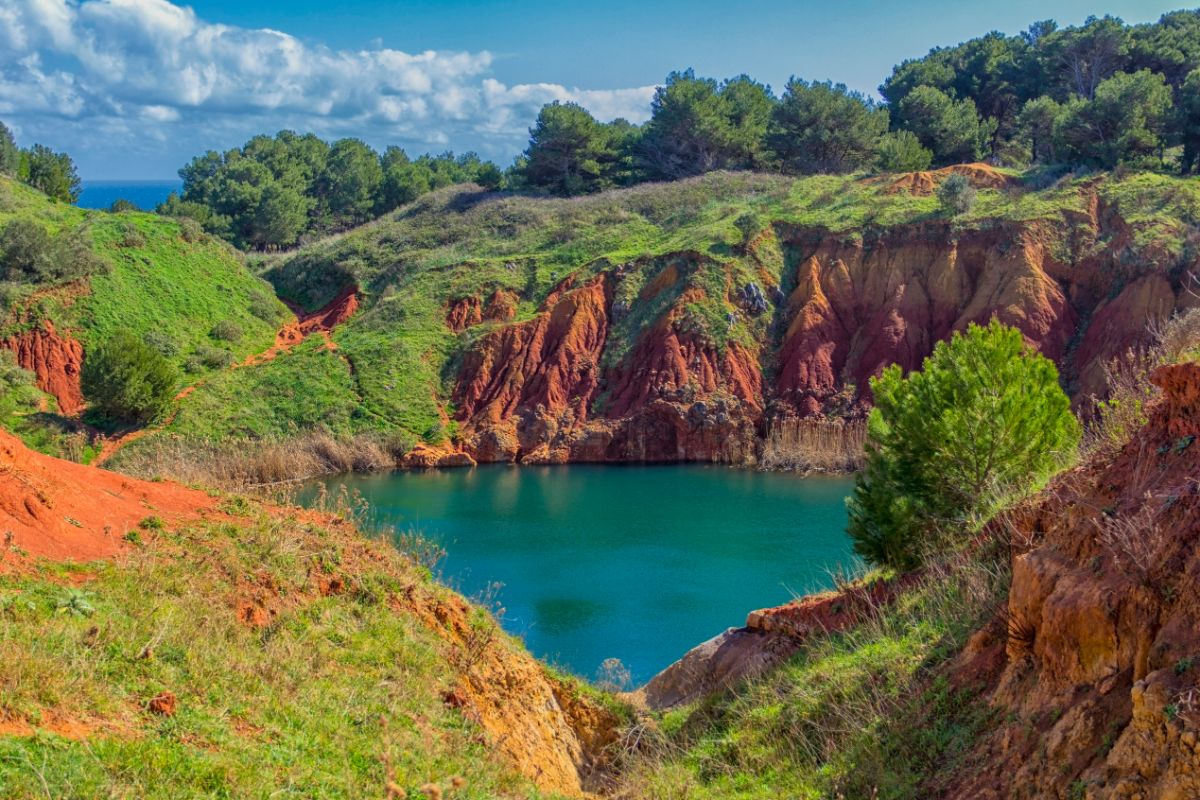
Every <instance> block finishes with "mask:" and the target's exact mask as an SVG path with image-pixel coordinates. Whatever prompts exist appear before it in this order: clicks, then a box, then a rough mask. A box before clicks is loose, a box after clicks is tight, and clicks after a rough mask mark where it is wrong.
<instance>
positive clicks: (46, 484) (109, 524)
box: [0, 430, 215, 567]
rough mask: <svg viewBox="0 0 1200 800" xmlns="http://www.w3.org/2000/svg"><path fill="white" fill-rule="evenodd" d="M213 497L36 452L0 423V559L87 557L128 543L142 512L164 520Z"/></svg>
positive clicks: (197, 509) (209, 503) (205, 507)
mask: <svg viewBox="0 0 1200 800" xmlns="http://www.w3.org/2000/svg"><path fill="white" fill-rule="evenodd" d="M214 506H215V501H214V500H213V499H212V498H211V497H209V496H208V495H206V494H204V493H203V492H198V491H195V490H192V489H185V488H183V487H182V486H176V485H175V484H171V483H166V482H163V483H151V482H148V481H140V480H135V479H133V478H127V477H125V476H122V475H117V474H115V473H111V472H105V471H103V470H98V469H95V468H93V467H85V466H82V465H80V464H73V463H71V462H68V461H61V460H59V459H55V458H50V457H49V456H43V455H41V454H39V453H35V452H33V451H31V450H29V449H27V448H26V447H25V446H24V445H23V444H21V442H20V441H19V440H18V439H17V438H16V437H15V436H13V435H11V434H9V433H7V432H6V431H3V430H0V531H3V536H4V539H5V541H4V542H2V543H0V566H12V567H15V566H16V565H17V563H18V562H20V561H23V560H24V559H26V558H49V559H54V560H59V561H90V560H93V559H97V558H106V557H109V556H112V555H115V554H116V553H118V552H120V551H121V550H122V549H124V548H125V547H127V546H128V544H127V543H126V542H125V541H124V540H123V538H122V537H124V536H125V534H126V533H129V532H130V531H136V530H137V529H138V523H140V522H142V521H143V520H145V519H146V518H148V517H159V518H160V519H162V520H163V521H164V522H165V523H168V524H170V523H174V522H178V521H180V520H186V519H195V518H198V517H201V516H204V515H206V514H208V513H211V512H213V511H214Z"/></svg>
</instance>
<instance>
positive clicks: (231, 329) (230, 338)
mask: <svg viewBox="0 0 1200 800" xmlns="http://www.w3.org/2000/svg"><path fill="white" fill-rule="evenodd" d="M209 335H210V336H212V337H213V338H214V339H220V340H221V341H222V342H236V341H238V340H239V339H241V338H242V326H241V325H238V324H237V323H236V322H234V321H232V320H228V319H223V320H221V321H220V322H218V323H217V324H216V325H214V326H213V329H212V331H210V332H209Z"/></svg>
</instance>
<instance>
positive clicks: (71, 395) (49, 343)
mask: <svg viewBox="0 0 1200 800" xmlns="http://www.w3.org/2000/svg"><path fill="white" fill-rule="evenodd" d="M0 347H3V348H4V349H6V350H11V351H12V352H13V353H14V354H15V355H16V357H17V364H18V365H20V367H21V368H22V369H27V370H29V371H30V372H32V373H33V374H34V375H36V376H37V387H38V388H39V389H41V390H42V391H43V392H45V393H46V394H49V395H52V396H53V397H54V399H55V400H57V401H58V409H59V411H61V412H62V413H63V414H66V415H67V416H72V415H74V414H78V413H79V412H80V411H82V410H83V404H84V403H83V389H82V388H81V386H80V377H79V376H80V370H81V369H82V367H83V345H81V344H80V343H79V342H78V341H77V340H75V339H73V338H71V336H69V335H63V334H60V333H59V332H58V331H56V330H55V329H54V323H52V322H51V321H50V320H48V319H47V320H43V321H42V322H41V323H40V324H38V325H37V326H35V327H32V328H30V329H28V330H26V331H22V332H21V333H18V334H16V335H14V336H10V337H9V338H7V339H3V340H0Z"/></svg>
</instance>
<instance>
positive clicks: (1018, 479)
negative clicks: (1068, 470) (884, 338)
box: [848, 320, 1080, 569]
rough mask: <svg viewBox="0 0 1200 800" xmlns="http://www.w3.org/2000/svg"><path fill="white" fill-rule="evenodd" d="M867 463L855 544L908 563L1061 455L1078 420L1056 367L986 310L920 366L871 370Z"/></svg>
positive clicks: (1036, 477) (872, 556) (1020, 489)
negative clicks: (984, 318)
mask: <svg viewBox="0 0 1200 800" xmlns="http://www.w3.org/2000/svg"><path fill="white" fill-rule="evenodd" d="M871 390H872V392H874V395H875V408H874V409H873V410H872V411H871V417H870V421H869V432H870V441H869V444H868V454H867V466H866V469H865V470H864V471H863V472H862V473H861V474H860V475H859V477H858V481H857V485H856V486H855V490H854V494H853V496H852V497H851V498H850V501H849V504H848V505H849V509H850V523H849V532H850V536H851V537H852V538H853V539H854V548H855V550H856V551H857V552H858V553H859V554H860V555H862V556H864V557H865V558H867V559H869V560H870V561H872V562H875V563H877V564H884V565H888V566H892V567H896V568H901V569H908V568H912V567H914V566H917V565H918V564H919V563H920V562H921V561H922V559H923V557H924V556H925V555H926V554H927V553H928V552H929V551H930V550H932V549H937V548H942V547H947V546H953V544H954V543H955V539H956V538H959V539H961V537H962V536H963V535H964V534H965V533H967V532H969V531H970V529H971V526H972V524H974V523H975V522H977V521H978V520H980V519H983V518H986V517H987V516H988V515H990V514H992V513H994V512H995V511H996V510H997V509H998V508H1000V507H1001V506H1002V505H1003V504H1004V503H1005V502H1007V501H1010V500H1011V499H1012V498H1014V497H1017V496H1021V495H1024V494H1026V493H1028V492H1030V491H1033V490H1035V489H1037V488H1039V487H1040V486H1041V485H1042V484H1044V483H1045V481H1046V480H1047V479H1048V478H1049V477H1050V476H1051V475H1052V474H1053V473H1054V472H1055V471H1057V470H1059V469H1061V468H1062V467H1063V466H1064V465H1065V464H1067V463H1068V462H1069V461H1070V460H1071V458H1072V457H1073V455H1074V453H1075V449H1076V447H1077V446H1078V444H1079V437H1080V428H1079V422H1078V421H1077V420H1076V419H1075V416H1074V415H1073V414H1072V413H1071V403H1070V400H1069V399H1068V397H1067V395H1066V393H1064V392H1063V390H1062V388H1061V387H1060V386H1059V384H1058V371H1057V370H1056V369H1055V367H1054V364H1053V363H1052V362H1051V361H1050V360H1049V359H1047V358H1045V357H1044V356H1042V355H1040V354H1038V353H1036V352H1033V351H1032V350H1031V349H1030V348H1029V347H1028V346H1027V345H1026V344H1025V342H1024V339H1023V337H1022V336H1021V333H1020V332H1019V331H1017V330H1016V329H1015V328H1009V327H1006V326H1004V325H1002V324H1000V323H999V322H997V321H995V320H993V321H992V322H991V323H990V324H989V325H988V326H987V327H980V326H978V325H971V326H970V328H968V330H967V331H966V332H965V333H958V334H955V335H954V337H953V338H952V339H951V340H949V341H946V342H939V343H938V345H937V347H935V348H934V351H933V355H931V356H930V357H929V358H927V359H925V363H924V364H923V365H922V367H921V369H920V370H919V371H916V372H913V373H911V374H910V375H908V376H907V377H905V375H904V374H903V371H902V370H901V369H900V367H899V366H897V365H892V366H891V367H889V368H887V369H886V370H884V372H883V374H882V375H881V376H880V377H878V378H876V379H874V380H872V381H871Z"/></svg>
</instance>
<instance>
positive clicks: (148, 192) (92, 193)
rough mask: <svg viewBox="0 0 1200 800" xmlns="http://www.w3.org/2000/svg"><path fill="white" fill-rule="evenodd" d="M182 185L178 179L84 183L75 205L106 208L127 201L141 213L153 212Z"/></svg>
mask: <svg viewBox="0 0 1200 800" xmlns="http://www.w3.org/2000/svg"><path fill="white" fill-rule="evenodd" d="M182 187H183V183H182V182H181V181H180V180H178V179H164V180H142V181H129V180H109V181H84V182H83V188H82V190H81V191H80V193H79V201H78V203H77V205H78V206H79V207H80V208H100V209H104V208H108V207H109V206H111V205H112V204H113V203H114V202H116V201H117V200H122V199H124V200H128V201H129V202H131V203H133V204H134V205H135V206H137V207H138V208H140V209H142V210H143V211H153V210H154V209H155V208H156V207H157V206H158V204H159V203H161V202H163V201H164V200H166V199H167V195H169V194H170V193H171V192H178V191H179V190H180V189H181V188H182Z"/></svg>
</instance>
